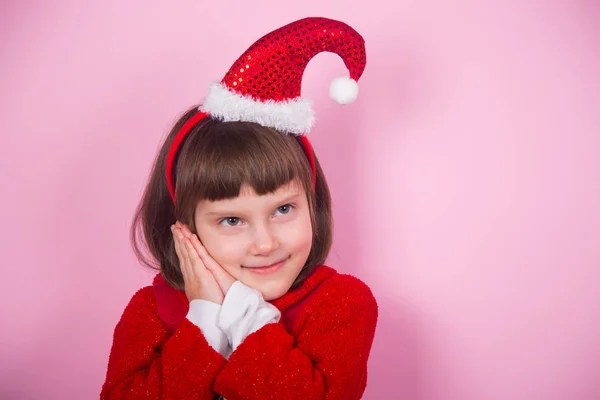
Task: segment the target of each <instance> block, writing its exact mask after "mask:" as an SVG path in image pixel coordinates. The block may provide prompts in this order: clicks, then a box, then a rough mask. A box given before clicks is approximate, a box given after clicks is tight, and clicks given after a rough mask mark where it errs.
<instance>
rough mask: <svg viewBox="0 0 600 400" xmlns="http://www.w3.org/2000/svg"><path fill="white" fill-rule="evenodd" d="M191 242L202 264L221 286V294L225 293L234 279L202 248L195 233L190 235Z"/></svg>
mask: <svg viewBox="0 0 600 400" xmlns="http://www.w3.org/2000/svg"><path fill="white" fill-rule="evenodd" d="M192 244H193V245H194V248H195V249H196V251H197V253H198V255H199V256H200V259H201V260H202V262H203V264H204V266H205V267H206V269H207V270H209V271H210V272H212V274H213V276H214V277H215V280H216V281H217V284H218V285H219V287H220V288H221V291H222V292H223V294H226V293H227V292H228V291H229V288H230V287H231V285H233V283H234V282H235V279H234V278H233V277H232V276H231V275H230V274H229V273H228V272H227V271H225V269H223V267H221V265H219V263H217V262H216V261H215V260H214V259H213V258H212V257H211V256H210V254H208V251H206V249H205V248H204V246H203V245H202V243H200V239H198V237H197V236H196V235H193V237H192Z"/></svg>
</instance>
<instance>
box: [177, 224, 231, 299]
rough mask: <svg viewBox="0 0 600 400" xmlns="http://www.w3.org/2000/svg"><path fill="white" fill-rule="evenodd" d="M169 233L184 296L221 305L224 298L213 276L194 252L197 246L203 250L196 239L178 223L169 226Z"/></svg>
mask: <svg viewBox="0 0 600 400" xmlns="http://www.w3.org/2000/svg"><path fill="white" fill-rule="evenodd" d="M171 231H172V232H173V241H174V242H175V251H176V252H177V257H178V258H179V266H180V269H181V274H182V275H183V281H184V283H185V295H186V296H187V298H188V300H189V301H192V300H207V301H211V302H213V303H217V304H223V298H224V297H225V296H224V294H223V291H222V290H221V288H220V286H219V284H218V283H217V281H216V279H215V277H214V276H213V274H212V273H211V272H210V271H209V270H208V269H206V266H205V265H204V262H203V261H202V259H201V258H200V256H199V255H198V252H197V251H196V247H197V246H198V245H200V247H202V248H204V247H203V246H202V245H201V244H200V240H199V239H198V237H197V236H196V235H194V234H192V233H191V232H190V230H189V229H187V228H186V227H185V226H184V225H183V224H182V223H180V222H179V221H177V223H176V224H175V225H172V226H171ZM205 251H206V250H205Z"/></svg>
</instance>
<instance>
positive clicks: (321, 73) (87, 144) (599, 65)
mask: <svg viewBox="0 0 600 400" xmlns="http://www.w3.org/2000/svg"><path fill="white" fill-rule="evenodd" d="M82 3H83V2H78V1H70V2H67V1H61V2H59V1H52V2H41V1H39V2H38V3H37V4H33V3H31V2H30V3H27V2H17V1H13V2H2V10H1V11H0V105H1V107H0V129H1V135H0V140H1V142H0V145H1V147H2V148H3V149H4V154H3V157H2V158H0V166H1V168H2V174H1V176H2V187H3V192H2V193H3V196H2V200H1V201H2V207H1V212H2V220H1V221H2V225H3V229H2V231H1V232H2V233H1V235H2V237H1V246H2V249H1V254H2V263H3V265H2V267H3V279H2V281H1V283H0V285H1V288H0V289H1V290H0V293H1V296H2V297H1V301H0V318H1V321H2V329H1V333H0V335H1V336H0V398H2V399H7V400H8V399H40V398H44V399H93V398H97V397H98V393H99V390H100V387H101V385H102V382H103V380H104V374H105V368H106V362H107V357H108V352H109V348H110V345H111V339H112V331H113V328H114V325H115V324H116V322H117V320H118V318H119V317H120V315H121V312H122V310H123V308H124V306H125V305H126V303H127V301H128V300H129V298H130V297H131V295H132V294H133V293H134V292H135V290H136V289H137V288H139V287H141V286H143V285H145V284H148V283H149V279H150V276H151V275H150V274H149V273H148V272H147V271H146V270H144V269H142V268H141V267H139V266H138V264H137V262H136V261H135V259H134V257H133V255H132V252H131V250H130V247H129V242H128V226H129V222H130V218H131V216H132V214H133V211H134V207H135V206H136V204H137V201H138V199H139V196H140V194H141V190H142V188H143V186H144V184H145V180H146V177H147V173H148V171H149V168H150V165H151V162H152V159H153V157H154V154H155V151H156V150H157V147H158V144H159V142H160V140H161V139H162V137H163V136H164V135H165V134H166V131H167V129H168V128H169V126H170V124H171V123H172V122H173V120H174V118H175V117H176V116H177V115H178V113H180V112H181V111H182V110H184V109H185V108H186V107H187V106H189V105H190V104H193V103H195V102H198V101H199V100H201V99H202V97H203V96H204V94H205V89H206V88H207V86H208V84H209V83H210V82H212V81H213V80H218V79H220V78H221V76H222V75H223V74H224V73H225V72H226V70H227V69H228V68H229V66H230V64H231V63H232V62H233V61H234V60H235V58H237V57H238V56H239V55H240V54H241V52H243V51H244V50H245V49H246V48H247V46H249V45H250V44H251V43H252V42H253V41H254V40H256V39H258V38H259V37H260V36H261V35H262V34H264V33H267V32H268V31H270V30H272V29H275V28H277V27H278V26H280V25H283V24H284V23H287V22H290V21H292V20H294V19H298V18H301V17H304V16H313V15H318V16H327V17H331V18H337V19H342V20H344V21H347V22H348V23H350V24H351V25H353V26H354V27H355V28H356V29H357V30H358V31H360V32H361V33H362V34H363V36H364V37H365V38H366V40H367V54H368V60H369V62H368V66H367V70H366V73H365V75H364V76H363V79H361V81H360V84H361V92H360V95H359V99H358V100H357V102H356V103H355V104H353V105H351V106H347V107H341V106H338V105H336V104H335V103H333V102H332V101H331V100H329V99H328V97H327V96H328V94H327V89H328V83H329V81H330V80H331V79H332V78H333V77H335V76H337V75H340V74H345V72H346V71H345V69H344V67H343V64H342V63H341V61H340V60H339V59H338V58H337V56H333V55H330V54H323V55H320V56H318V57H317V58H316V59H315V60H313V61H312V62H311V64H310V65H309V67H308V69H307V72H306V75H305V79H304V95H305V96H306V97H309V98H312V99H314V102H315V109H316V112H317V117H318V124H317V128H316V129H315V130H314V131H313V133H312V134H311V137H312V140H313V143H314V145H315V147H316V150H317V152H318V154H319V155H320V158H321V160H322V163H323V164H324V168H325V171H326V173H327V175H328V178H329V182H330V185H331V188H332V192H333V197H334V200H335V217H336V229H337V236H336V239H335V246H334V251H333V253H332V255H331V258H330V264H331V265H332V266H334V267H336V268H338V269H339V270H340V271H342V272H350V273H353V274H356V275H358V276H359V277H361V278H362V279H363V280H365V281H366V282H367V283H369V284H370V285H371V287H372V288H373V291H374V292H375V294H376V296H377V298H378V301H379V304H380V310H381V311H380V324H379V327H378V331H377V336H376V340H375V344H374V347H373V352H372V358H371V360H370V379H369V386H368V389H367V392H366V394H365V397H364V398H366V399H376V398H394V399H396V398H397V399H415V400H448V399H460V400H521V399H523V400H525V399H527V400H531V399H535V400H554V399H556V400H566V399H569V400H593V399H600V380H599V379H598V371H600V345H599V343H600V340H599V338H600V212H599V210H598V206H599V204H600V135H599V131H600V130H599V128H600V74H599V71H600V40H598V37H600V28H599V26H600V7H599V6H598V4H597V3H596V4H594V2H592V1H583V0H581V1H567V0H564V1H562V2H559V1H546V2H541V1H538V2H527V4H522V2H520V1H517V0H511V1H494V2H492V1H475V0H472V1H462V2H456V4H454V3H455V2H449V1H421V2H417V1H402V0H400V1H387V2H386V1H382V0H371V1H369V2H364V3H356V4H354V5H353V6H349V4H350V3H348V1H341V0H339V1H323V0H316V1H312V0H311V1H304V2H297V4H288V2H282V1H256V0H255V1H253V2H239V1H232V0H230V1H221V2H210V3H208V2H204V1H191V0H190V1H183V0H180V1H155V0H144V1H137V2H134V1H116V0H113V1H101V2H100V1H98V2H91V1H89V2H87V3H89V4H88V5H86V6H82V5H78V4H82ZM217 3H220V4H219V5H217ZM50 4H52V5H50Z"/></svg>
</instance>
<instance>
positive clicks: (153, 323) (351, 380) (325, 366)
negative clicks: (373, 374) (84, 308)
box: [100, 266, 378, 400]
mask: <svg viewBox="0 0 600 400" xmlns="http://www.w3.org/2000/svg"><path fill="white" fill-rule="evenodd" d="M173 290H175V289H173ZM178 295H179V296H180V298H181V303H180V306H179V305H178V306H177V307H182V309H181V310H179V312H177V313H175V314H177V315H179V316H181V317H180V321H179V322H178V323H177V328H176V330H175V332H171V331H170V330H169V328H168V327H167V325H165V324H164V323H163V322H162V321H161V319H160V318H159V315H158V309H157V303H156V298H155V295H154V291H153V288H152V286H147V287H144V288H143V289H141V290H139V291H138V292H137V293H136V294H135V295H134V296H133V298H132V299H131V301H130V303H129V304H128V305H127V307H126V309H125V311H124V312H123V315H122V317H121V320H120V321H119V323H118V324H117V326H116V328H115V332H114V338H113V345H112V349H111V353H110V357H109V362H108V370H107V375H106V381H105V383H104V385H103V387H102V392H101V395H100V398H101V399H115V400H116V399H178V400H186V399H195V400H211V399H213V398H214V397H215V396H216V395H222V396H223V397H225V398H226V399H228V400H237V399H256V400H264V399H286V400H293V399H302V400H308V399H327V400H333V399H343V400H352V399H360V398H361V396H362V394H363V392H364V390H365V387H366V382H367V360H368V357H369V352H370V350H371V345H372V342H373V337H374V334H375V325H376V323H377V317H378V311H377V303H376V301H375V298H374V297H373V295H372V293H371V290H370V289H369V288H368V287H367V286H366V285H365V284H364V283H363V282H361V281H360V280H358V279H357V278H354V277H352V276H350V275H343V274H338V273H337V272H336V271H335V270H333V269H332V268H329V267H327V266H320V267H318V268H317V269H315V271H314V272H313V273H312V274H311V275H310V276H309V277H308V278H307V279H306V280H305V281H304V282H303V284H302V285H301V287H299V288H298V289H296V290H293V291H290V292H288V293H287V294H285V295H284V296H282V297H281V298H279V299H277V300H274V301H272V302H271V303H272V304H273V305H275V306H276V307H277V308H278V309H279V310H280V311H281V312H282V319H281V322H280V323H276V324H268V325H265V326H264V327H262V328H261V329H259V330H258V331H256V332H254V333H252V334H250V335H249V336H248V337H247V338H246V339H245V340H244V342H243V343H242V344H241V345H240V346H239V347H238V348H237V349H236V350H235V351H234V352H233V353H232V354H231V356H230V357H229V360H226V359H225V358H223V356H221V355H220V354H219V353H218V352H216V351H215V350H214V349H213V348H212V347H211V346H210V345H209V344H208V343H207V341H206V339H205V338H204V336H203V335H202V332H201V331H200V329H199V328H198V327H197V326H195V325H194V324H192V323H191V322H190V321H189V320H187V319H186V318H183V316H185V313H186V309H187V306H188V305H189V304H187V301H185V295H183V293H182V292H178ZM299 304H301V307H300V308H299V307H298V305H299ZM295 305H296V307H294V306H295ZM173 307H176V306H173Z"/></svg>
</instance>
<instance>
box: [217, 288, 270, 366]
mask: <svg viewBox="0 0 600 400" xmlns="http://www.w3.org/2000/svg"><path fill="white" fill-rule="evenodd" d="M280 318H281V312H280V311H279V310H278V309H277V308H276V307H275V306H274V305H272V304H270V303H267V302H266V301H265V300H264V299H263V297H262V294H261V293H260V292H259V291H258V290H256V289H252V288H250V287H248V286H246V285H244V284H243V283H242V282H240V281H235V283H234V284H233V285H231V288H230V289H229V291H228V292H227V295H226V296H225V299H224V300H223V305H222V306H221V310H220V312H219V313H218V315H217V318H216V325H217V327H218V328H220V330H221V331H222V332H224V335H225V336H226V337H227V341H228V343H229V344H230V345H231V349H232V350H235V349H236V348H237V347H238V346H239V345H240V343H242V342H243V341H244V339H246V337H247V336H248V335H249V334H251V333H253V332H255V331H257V330H259V329H260V328H262V327H263V326H265V325H266V324H270V323H275V322H279V320H280ZM221 354H223V353H221Z"/></svg>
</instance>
